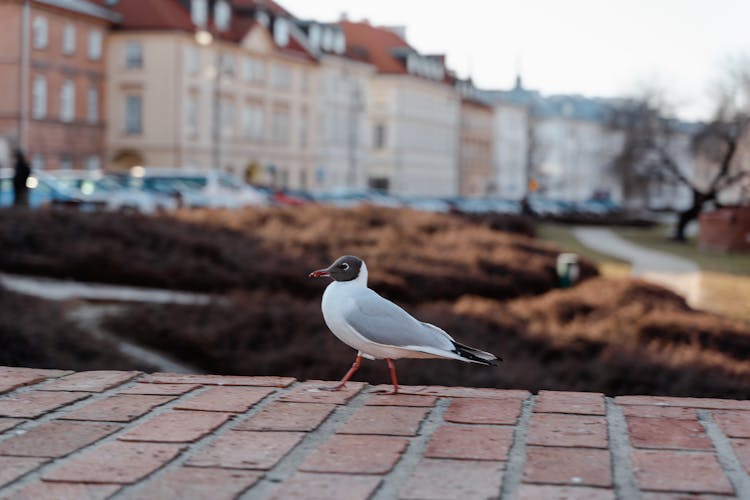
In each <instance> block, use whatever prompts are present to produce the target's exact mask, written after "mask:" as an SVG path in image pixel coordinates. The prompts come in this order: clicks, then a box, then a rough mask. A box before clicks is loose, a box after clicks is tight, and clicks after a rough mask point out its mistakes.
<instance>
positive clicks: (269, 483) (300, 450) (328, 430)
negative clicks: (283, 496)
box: [239, 385, 371, 500]
mask: <svg viewBox="0 0 750 500" xmlns="http://www.w3.org/2000/svg"><path fill="white" fill-rule="evenodd" d="M368 388H369V386H368V385H363V386H362V389H361V390H360V391H359V393H357V394H356V395H355V396H354V397H352V398H351V399H349V401H348V402H347V403H346V404H343V405H336V407H335V408H334V409H333V411H332V412H331V413H330V414H329V415H328V417H326V419H325V420H324V421H323V422H322V423H321V424H320V425H319V426H318V427H317V428H316V429H314V430H313V431H312V432H307V433H305V436H304V437H303V438H302V440H301V441H300V442H299V444H297V446H295V447H294V448H293V449H292V450H290V451H289V453H287V454H286V455H285V456H284V457H283V458H282V459H281V460H279V462H277V463H276V465H274V466H273V467H272V468H271V469H270V470H268V471H261V472H265V473H264V474H263V477H262V478H260V480H258V482H256V483H255V484H253V485H252V486H251V487H250V488H248V489H247V490H245V491H244V492H243V493H242V494H241V495H240V496H239V498H240V499H245V500H260V499H265V498H269V497H270V496H271V495H273V494H274V493H275V492H276V490H277V489H278V488H279V487H280V486H281V484H283V483H284V482H285V481H286V480H288V479H289V478H291V477H292V476H293V475H294V473H295V472H297V470H298V469H299V467H300V466H301V465H302V463H303V462H304V461H305V459H306V458H307V457H308V456H309V455H310V454H311V453H312V452H314V451H315V450H317V449H318V448H319V447H320V445H322V444H323V443H325V442H326V441H327V440H328V439H329V438H330V437H331V436H333V435H334V434H335V433H336V431H337V430H338V429H339V427H341V425H342V424H344V423H345V422H346V421H347V420H349V417H350V416H351V415H353V414H354V412H355V411H356V410H358V409H359V408H362V407H363V406H365V401H367V400H368V399H369V398H370V396H371V394H370V392H369V391H368V390H367V389H368ZM266 432H269V433H273V432H274V431H266Z"/></svg>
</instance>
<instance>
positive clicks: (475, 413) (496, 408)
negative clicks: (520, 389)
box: [443, 398, 522, 425]
mask: <svg viewBox="0 0 750 500" xmlns="http://www.w3.org/2000/svg"><path fill="white" fill-rule="evenodd" d="M521 403H522V401H521V400H518V399H477V398H460V399H454V400H453V401H451V405H450V406H449V407H448V410H447V411H446V412H445V416H444V417H443V418H444V419H445V421H446V422H455V423H458V424H507V425H515V423H516V422H517V421H518V417H519V416H520V415H521Z"/></svg>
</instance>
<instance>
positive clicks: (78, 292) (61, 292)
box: [0, 273, 211, 305]
mask: <svg viewBox="0 0 750 500" xmlns="http://www.w3.org/2000/svg"><path fill="white" fill-rule="evenodd" d="M0 285H2V286H4V287H5V288H7V289H8V290H10V291H12V292H17V293H23V294H26V295H33V296H35V297H40V298H43V299H47V300H69V299H84V300H98V301H117V302H155V303H162V304H167V303H171V304H188V305H194V304H207V303H208V302H210V301H211V296H210V295H207V294H202V293H191V292H178V291H175V290H162V289H158V288H141V287H133V286H123V285H105V284H100V283H84V282H80V281H70V280H60V279H53V278H39V277H36V276H22V275H17V274H8V273H0Z"/></svg>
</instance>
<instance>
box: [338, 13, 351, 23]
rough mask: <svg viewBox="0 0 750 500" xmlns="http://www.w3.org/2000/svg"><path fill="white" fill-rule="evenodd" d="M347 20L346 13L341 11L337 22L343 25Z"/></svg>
mask: <svg viewBox="0 0 750 500" xmlns="http://www.w3.org/2000/svg"><path fill="white" fill-rule="evenodd" d="M348 20H349V15H348V14H347V13H346V11H342V12H341V14H339V22H341V23H343V22H346V21H348Z"/></svg>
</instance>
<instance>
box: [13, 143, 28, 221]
mask: <svg viewBox="0 0 750 500" xmlns="http://www.w3.org/2000/svg"><path fill="white" fill-rule="evenodd" d="M14 155H15V171H14V173H13V205H14V206H16V207H28V206H29V188H28V186H26V181H27V180H28V179H29V174H31V168H30V167H29V162H28V161H26V157H25V156H24V155H23V152H22V151H21V150H20V149H16V150H15V151H14Z"/></svg>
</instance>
